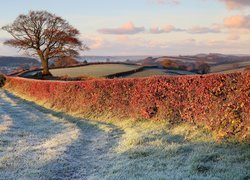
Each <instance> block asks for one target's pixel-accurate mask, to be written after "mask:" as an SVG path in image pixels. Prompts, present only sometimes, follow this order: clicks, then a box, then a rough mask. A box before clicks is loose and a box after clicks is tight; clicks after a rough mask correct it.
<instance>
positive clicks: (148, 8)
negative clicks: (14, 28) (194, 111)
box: [0, 0, 250, 55]
mask: <svg viewBox="0 0 250 180" xmlns="http://www.w3.org/2000/svg"><path fill="white" fill-rule="evenodd" d="M29 10H47V11H49V12H51V13H55V14H56V15H59V16H61V17H63V18H65V19H66V20H68V21H69V23H70V24H72V25H73V26H75V27H76V28H78V29H79V30H80V32H81V36H80V38H81V40H82V41H83V42H84V43H85V44H87V45H88V46H89V47H90V48H91V50H90V51H87V52H83V53H82V54H85V55H180V54H181V55H187V54H197V53H210V52H211V53H225V54H250V50H249V49H250V48H249V47H250V1H249V0H126V1H125V0H106V1H104V0H43V1H41V0H22V1H20V0H11V1H10V0H9V1H5V0H4V1H3V2H1V7H0V26H1V27H2V26H4V25H6V24H8V23H11V22H13V21H14V20H15V18H16V17H17V16H18V15H19V14H21V13H24V14H26V13H28V12H29ZM8 38H10V36H9V35H8V34H7V33H6V32H4V31H2V30H1V31H0V55H22V54H21V52H18V51H17V50H16V49H13V48H10V47H7V46H3V44H2V42H3V41H4V40H6V39H8Z"/></svg>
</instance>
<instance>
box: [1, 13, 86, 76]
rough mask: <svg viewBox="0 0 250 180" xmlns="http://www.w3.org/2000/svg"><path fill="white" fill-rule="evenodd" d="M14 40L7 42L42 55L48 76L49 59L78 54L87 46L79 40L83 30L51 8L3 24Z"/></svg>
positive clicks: (44, 72) (45, 72)
mask: <svg viewBox="0 0 250 180" xmlns="http://www.w3.org/2000/svg"><path fill="white" fill-rule="evenodd" d="M2 29H3V30H5V31H7V32H9V33H10V34H11V35H12V37H13V39H9V40H7V41H5V42H4V44H6V45H9V46H13V47H16V48H19V49H21V50H24V51H26V52H27V53H28V54H30V55H32V56H38V57H39V58H40V60H41V62H42V66H43V74H44V75H48V74H50V73H49V67H48V61H49V60H50V59H53V58H60V57H67V56H77V55H78V53H79V51H83V50H87V49H88V48H87V46H86V45H84V44H83V43H82V42H81V41H80V40H79V35H80V32H79V31H78V30H77V29H76V28H74V27H73V26H71V25H70V24H69V23H68V22H67V21H66V20H65V19H62V18H61V17H59V16H56V15H55V14H51V13H49V12H47V11H30V12H29V13H28V14H27V15H24V14H21V15H19V16H18V17H17V18H16V20H15V21H14V22H13V23H12V24H10V25H7V26H4V27H2Z"/></svg>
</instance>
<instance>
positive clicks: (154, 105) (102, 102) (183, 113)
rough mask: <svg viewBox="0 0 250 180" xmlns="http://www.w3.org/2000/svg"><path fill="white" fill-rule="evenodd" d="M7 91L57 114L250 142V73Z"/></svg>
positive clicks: (19, 86) (34, 83) (32, 84)
mask: <svg viewBox="0 0 250 180" xmlns="http://www.w3.org/2000/svg"><path fill="white" fill-rule="evenodd" d="M5 88H6V89H8V90H10V91H12V92H14V93H16V94H17V95H20V96H22V97H26V98H28V99H30V100H32V101H36V102H39V103H40V104H44V105H46V106H48V107H50V108H54V109H56V110H60V111H65V112H70V113H77V114H81V115H83V116H85V117H90V115H93V114H96V115H98V116H99V117H102V115H105V116H106V117H107V116H110V117H116V118H118V119H120V120H122V119H123V118H132V119H135V120H136V119H153V120H159V119H164V120H167V121H170V122H171V123H173V124H176V123H178V122H180V121H186V122H190V123H194V124H196V125H202V126H205V127H207V128H208V129H210V130H212V131H214V132H216V133H217V135H218V137H221V138H222V137H236V138H237V139H241V140H247V141H248V142H250V141H249V140H250V139H249V138H250V134H249V127H250V73H249V71H246V72H242V73H233V74H211V75H205V76H176V77H173V76H172V77H170V76H169V77H167V76H165V77H164V76H162V77H149V78H140V79H112V80H109V79H97V80H88V81H81V82H80V81H75V82H60V81H40V80H30V79H23V78H14V77H9V78H8V79H7V83H6V86H5Z"/></svg>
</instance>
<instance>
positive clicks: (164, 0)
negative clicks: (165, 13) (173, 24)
mask: <svg viewBox="0 0 250 180" xmlns="http://www.w3.org/2000/svg"><path fill="white" fill-rule="evenodd" d="M148 1H150V2H153V3H157V4H167V3H170V4H178V3H179V0H148Z"/></svg>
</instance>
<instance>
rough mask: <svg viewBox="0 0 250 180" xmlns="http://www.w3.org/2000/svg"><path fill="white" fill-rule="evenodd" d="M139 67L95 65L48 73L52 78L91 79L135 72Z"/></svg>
mask: <svg viewBox="0 0 250 180" xmlns="http://www.w3.org/2000/svg"><path fill="white" fill-rule="evenodd" d="M139 67H140V66H137V65H126V64H95V65H88V66H81V67H71V68H60V69H51V70H50V72H51V73H52V75H53V76H65V75H67V76H70V77H79V76H93V77H105V76H108V75H112V74H116V73H121V72H126V71H131V70H136V69H137V68H139Z"/></svg>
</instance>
